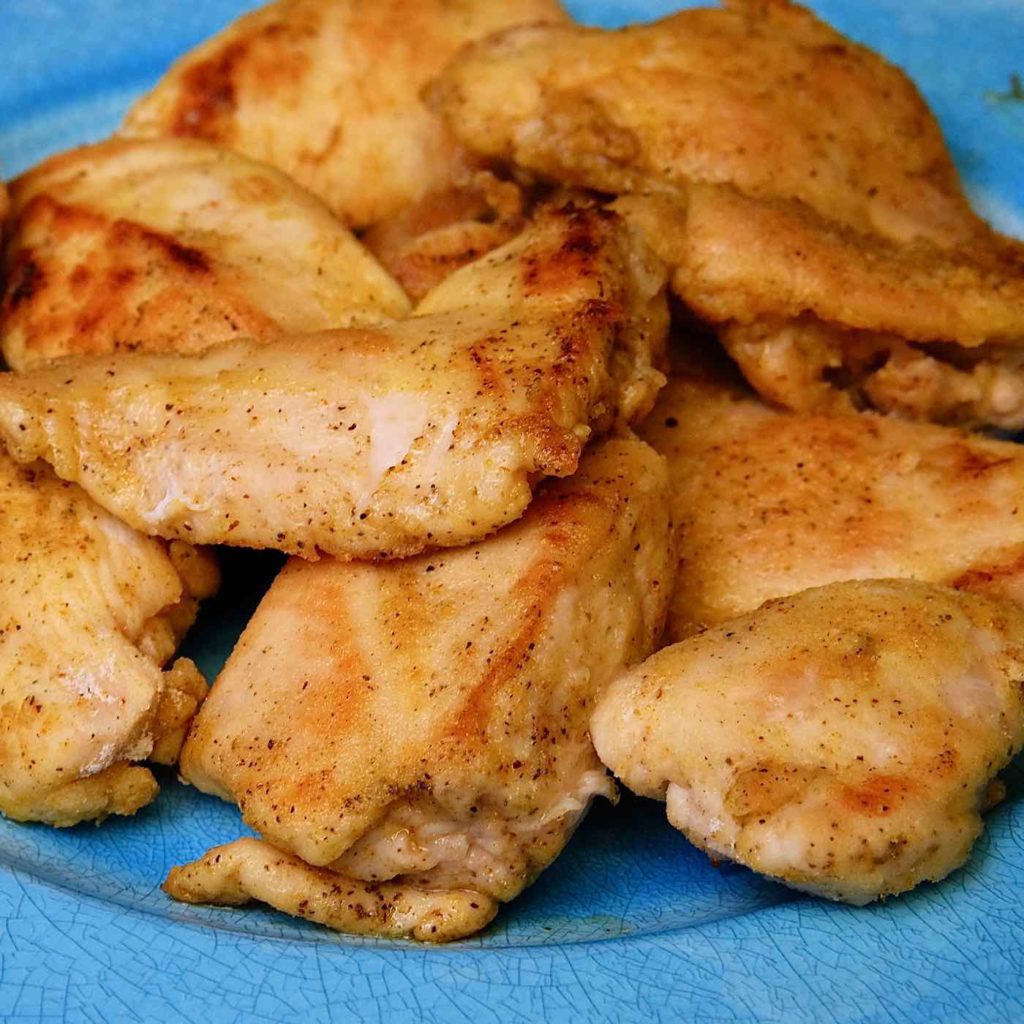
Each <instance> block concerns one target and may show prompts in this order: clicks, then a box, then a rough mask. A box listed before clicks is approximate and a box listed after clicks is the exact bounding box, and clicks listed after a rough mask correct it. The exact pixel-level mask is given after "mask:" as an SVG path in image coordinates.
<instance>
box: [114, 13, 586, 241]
mask: <svg viewBox="0 0 1024 1024" xmlns="http://www.w3.org/2000/svg"><path fill="white" fill-rule="evenodd" d="M566 20H567V17H566V15H565V13H564V12H563V10H562V8H561V5H560V4H559V3H558V0H278V2H277V3H272V4H269V5H268V6H266V7H263V8H261V9H260V10H258V11H254V12H252V13H251V14H247V15H245V16H243V17H242V18H240V19H239V20H238V21H236V22H235V23H234V24H232V25H230V26H228V28H226V29H225V30H224V31H223V32H221V33H220V34H219V35H216V36H214V37H213V38H212V39H209V40H207V41H206V42H204V43H202V44H201V45H200V46H198V47H197V48H196V49H195V50H193V51H192V52H191V53H188V54H186V55H185V56H184V57H182V58H181V60H179V61H178V62H177V63H176V64H175V65H174V66H173V67H172V68H171V70H170V71H169V72H168V73H167V75H166V76H165V77H164V78H163V80H162V81H161V82H160V83H159V84H158V85H157V87H156V88H155V89H154V90H153V92H151V93H150V94H149V95H148V96H145V97H144V98H143V99H142V100H140V101H139V102H138V103H137V104H136V105H135V107H134V108H133V109H132V111H131V112H130V113H129V115H128V117H127V119H126V120H125V124H124V128H123V133H124V134H126V135H130V136H135V137H140V136H141V137H153V136H178V137H182V136H187V137H193V138H201V139H207V140H209V141H211V142H216V143H218V144H220V145H222V146H226V147H228V148H230V149H234V150H237V151H238V152H240V153H245V154H247V155H248V156H251V157H254V158H255V159H257V160H263V161H266V162H267V163H270V164H273V165H274V166H276V167H279V168H281V170H283V171H285V172H286V173H287V174H289V175H291V177H293V178H294V179H295V180H296V181H297V182H299V184H301V185H304V186H305V187H306V188H308V189H309V190H310V191H311V192H314V193H316V194H317V195H319V196H321V197H322V198H323V199H324V200H325V201H326V202H327V204H328V205H329V206H330V207H331V208H332V209H333V210H334V211H335V212H336V213H337V214H338V215H339V216H340V217H341V218H342V219H343V220H344V221H345V222H346V223H348V224H349V225H350V226H352V227H356V228H364V227H367V226H369V225H370V224H372V223H374V222H375V221H378V220H380V219H382V218H384V217H388V216H390V215H391V214H394V213H396V212H398V211H399V210H400V209H401V208H402V207H404V206H405V205H407V204H409V203H412V202H415V201H417V200H419V199H421V198H423V197H424V196H425V195H427V194H428V193H431V192H434V191H437V190H441V189H446V188H449V187H450V186H451V184H452V180H453V177H454V176H455V175H456V174H457V173H458V172H459V171H461V170H463V169H465V168H466V167H467V165H468V162H467V159H466V157H465V154H464V153H463V152H462V151H461V149H460V148H459V146H458V145H457V144H456V143H455V140H454V139H453V138H452V136H451V135H450V133H449V132H448V131H447V130H446V129H445V127H444V125H443V124H442V123H441V121H440V120H439V119H438V118H437V117H435V116H434V115H433V114H431V113H430V111H429V110H428V109H427V108H426V106H424V104H423V103H422V101H421V100H420V95H419V94H420V90H421V89H422V88H423V86H424V85H425V84H426V83H427V82H428V81H429V80H430V79H431V78H432V77H433V76H434V75H436V74H437V73H438V72H439V71H440V70H441V68H442V67H444V64H445V62H446V61H447V60H448V58H449V57H451V56H452V54H454V53H455V52H456V50H458V49H459V47H460V46H461V45H462V44H463V43H466V42H468V41H469V40H471V39H476V38H478V37H479V36H483V35H487V34H488V33H489V32H494V31H496V30H498V29H501V28H507V27H508V26H510V25H516V24H522V23H526V22H539V21H552V22H562V21H566Z"/></svg>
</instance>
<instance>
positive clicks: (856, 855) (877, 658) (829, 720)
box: [591, 580, 1024, 904]
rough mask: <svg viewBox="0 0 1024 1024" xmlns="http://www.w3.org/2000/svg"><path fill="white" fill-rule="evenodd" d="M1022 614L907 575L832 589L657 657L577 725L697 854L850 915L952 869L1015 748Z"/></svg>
mask: <svg viewBox="0 0 1024 1024" xmlns="http://www.w3.org/2000/svg"><path fill="white" fill-rule="evenodd" d="M1022 677H1024V611H1022V610H1021V609H1020V608H1018V607H1017V606H1015V605H1013V604H1010V603H1008V602H1001V601H993V600H990V599H987V598H982V597H979V596H977V595H973V594H963V593H957V592H956V591H954V590H950V589H949V588H946V587H936V586H932V585H929V584H922V583H918V582H914V581H909V580H902V581H901V580H869V581H857V582H846V583H836V584H832V585H830V586H827V587H821V588H818V589H814V590H806V591H803V592H802V593H800V594H798V595H796V596H794V597H788V598H780V599H779V600H777V601H770V602H768V603H767V604H765V605H764V606H762V607H761V608H760V609H759V610H758V611H756V612H753V613H752V614H750V615H745V616H743V617H742V618H739V619H734V620H733V621H731V622H729V623H727V624H725V625H722V626H719V627H717V628H715V629H713V630H710V631H708V632H706V633H703V634H701V635H700V636H695V637H691V638H690V639H688V640H685V641H683V642H682V643H680V644H676V645H675V646H674V647H669V648H666V649H665V650H662V651H660V652H659V653H658V654H656V655H654V657H652V658H650V659H648V660H647V661H646V662H644V663H643V664H642V665H641V666H639V667H638V668H637V669H635V670H634V671H632V672H629V673H627V674H625V675H624V676H623V677H621V678H620V679H618V680H617V681H616V682H615V683H614V684H613V685H612V686H611V687H610V688H609V689H608V690H607V691H606V693H605V695H604V696H603V698H601V700H600V702H599V704H598V707H597V711H596V713H595V714H594V717H593V720H592V723H591V727H592V729H593V735H594V742H595V744H596V745H597V749H598V752H599V754H600V755H601V759H602V760H603V761H604V763H605V764H607V765H608V766H609V767H610V768H611V769H612V771H614V772H615V774H616V775H618V776H619V778H621V779H622V781H623V782H624V783H625V784H626V785H627V786H629V787H630V789H633V790H635V791H636V792H637V793H640V794H642V795H645V796H651V797H655V798H657V799H661V800H666V801H667V804H668V808H667V809H668V817H669V821H671V822H672V824H673V825H675V826H676V828H678V829H680V830H681V831H682V832H683V833H684V834H685V835H686V836H687V838H688V839H690V840H691V841H692V842H693V843H695V844H696V845H697V846H699V847H701V848H702V849H704V850H706V851H707V852H708V853H709V854H710V855H711V856H712V857H715V858H727V859H729V860H734V861H737V862H739V863H741V864H745V865H747V866H748V867H750V868H753V869H754V870H755V871H758V872H761V873H762V874H765V875H769V876H771V877H773V878H776V879H778V880H779V881H782V882H785V883H786V884H787V885H791V886H793V887H795V888H798V889H804V890H806V891H808V892H812V893H816V894H818V895H821V896H827V897H829V898H831V899H836V900H844V901H846V902H849V903H854V904H864V903H868V902H870V901H871V900H873V899H877V898H878V897H882V896H888V895H892V894H894V893H899V892H904V891H905V890H907V889H910V888H912V887H913V886H915V885H917V884H918V883H919V882H922V881H926V880H931V881H938V880H939V879H941V878H944V877H945V876H946V875H947V874H949V873H950V872H951V871H953V870H955V869H956V868H958V867H959V866H960V865H961V864H963V862H964V861H965V860H966V859H967V855H968V853H969V852H970V848H971V845H972V843H973V842H974V840H975V839H976V838H977V837H978V835H979V834H980V833H981V829H982V823H981V812H982V811H984V810H985V809H986V808H987V807H988V806H990V805H991V804H992V803H993V802H995V801H997V800H998V799H999V798H1000V797H1001V795H1002V787H1001V784H1000V783H998V782H997V781H995V777H996V775H997V773H998V772H999V771H1000V770H1002V768H1004V767H1005V766H1006V764H1007V763H1008V762H1009V760H1010V759H1011V758H1012V757H1013V756H1014V754H1016V753H1017V752H1018V751H1019V750H1020V749H1021V747H1022V745H1024V701H1022V693H1021V682H1020V681H1021V678H1022Z"/></svg>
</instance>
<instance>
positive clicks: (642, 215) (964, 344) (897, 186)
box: [432, 0, 1024, 427]
mask: <svg viewBox="0 0 1024 1024" xmlns="http://www.w3.org/2000/svg"><path fill="white" fill-rule="evenodd" d="M432 103H433V105H434V106H435V108H436V109H438V110H439V111H440V112H441V113H442V114H443V115H444V116H445V117H446V119H447V121H448V123H449V125H450V127H451V128H452V130H453V131H454V132H455V133H456V135H457V136H458V138H459V139H460V141H461V142H463V143H464V144H465V145H466V147H467V148H468V149H470V150H471V151H472V152H474V153H475V154H477V155H478V156H480V157H481V158H484V159H488V160H491V161H499V162H504V163H508V164H511V165H514V166H516V167H518V168H520V169H523V170H525V171H527V172H530V173H532V174H533V175H535V176H537V177H539V178H542V179H544V180H547V181H554V182H559V183H563V184H569V185H573V186H577V187H579V186H584V187H588V188H592V189H596V190H599V191H601V192H604V193H611V194H613V195H619V196H620V197H621V199H620V201H619V208H620V209H621V210H622V212H624V213H628V215H629V216H630V217H631V218H632V219H633V220H634V221H635V222H636V223H637V224H638V225H641V226H642V227H643V228H644V230H645V232H646V233H647V236H648V240H649V241H650V243H651V244H652V245H653V246H654V247H655V248H656V249H657V250H658V252H659V253H660V254H661V255H662V257H663V258H664V259H665V260H666V261H667V262H669V263H670V264H671V265H672V266H673V267H674V273H673V287H674V290H675V291H676V292H677V293H678V294H679V296H680V297H681V298H682V299H683V300H684V301H685V302H686V303H687V304H688V305H689V306H690V307H691V308H692V309H693V310H694V311H695V312H697V313H698V314H699V315H700V316H702V317H704V318H705V319H707V320H709V321H710V322H712V323H714V324H715V325H716V326H717V328H718V329H719V331H720V332H721V334H722V337H723V340H724V341H725V343H726V345H727V347H728V348H729V350H730V351H731V352H732V354H733V355H734V356H735V357H736V358H737V359H738V360H739V361H740V363H741V365H742V366H743V368H744V370H745V372H747V374H748V376H749V377H750V379H751V380H752V382H753V383H754V384H755V386H757V387H758V388H759V389H760V388H764V390H765V391H766V392H768V393H769V394H770V397H771V398H772V399H773V400H775V401H779V402H781V403H783V404H785V405H787V406H790V407H796V408H809V407H815V408H832V407H835V406H837V405H839V406H842V405H843V404H845V405H846V406H847V407H848V406H849V405H851V404H853V405H858V406H859V405H863V404H869V405H874V406H876V407H878V408H880V409H883V410H892V411H898V412H901V413H903V414H905V415H910V416H920V417H927V418H933V419H941V420H949V421H962V422H970V423H987V424H994V425H998V426H1004V427H1019V426H1021V425H1024V375H1022V374H1021V373H1020V371H1019V369H1018V366H1017V363H1018V362H1019V359H1018V358H1017V355H1018V353H1020V352H1021V350H1022V345H1024V247H1022V246H1021V244H1020V243H1019V242H1016V241H1013V240H1010V239H1006V238H1003V237H1001V236H999V235H997V234H996V233H995V232H993V231H992V230H991V229H990V228H989V227H988V226H987V225H986V224H985V223H984V222H983V221H982V220H981V219H980V218H978V217H977V216H976V215H975V214H974V213H973V211H972V210H971V208H970V206H969V204H968V202H967V200H966V198H965V197H964V194H963V191H962V188H961V186H960V182H959V180H958V177H957V174H956V171H955V169H954V166H953V163H952V160H951V159H950V156H949V153H948V151H947V149H946V146H945V143H944V141H943V139H942V135H941V132H940V130H939V127H938V125H937V123H936V121H935V119H934V117H933V116H932V114H931V112H930V111H929V110H928V108H927V106H926V104H925V103H924V101H923V99H922V98H921V96H920V95H919V94H918V92H917V90H916V89H915V87H914V86H913V84H912V83H911V82H910V81H909V79H908V78H907V77H906V76H905V75H904V74H903V73H902V72H901V71H900V70H899V69H897V68H895V67H894V66H892V65H890V64H888V63H887V62H886V61H884V60H883V59H882V58H881V57H879V56H878V55H876V54H874V53H872V52H871V51H869V50H867V49H865V48H864V47H861V46H858V45H856V44H855V43H852V42H851V41H850V40H848V39H845V38H844V37H843V36H841V35H840V34H839V33H837V32H835V31H834V30H833V29H832V28H830V27H829V26H828V25H826V24H824V23H823V22H821V21H820V20H818V19H817V18H815V17H814V16H813V15H812V14H811V13H810V12H808V11H806V10H805V9H803V8H802V7H799V6H797V5H795V4H790V3H787V2H785V0H733V2H730V3H726V4H725V5H724V6H723V7H717V8H703V9H696V10H686V11H681V12H679V13H677V14H675V15H672V16H671V17H668V18H665V19H663V20H662V21H659V22H655V23H653V24H650V25H639V26H632V27H629V28H626V29H623V30H620V31H617V32H605V31H602V30H600V29H591V28H583V27H579V26H558V25H552V26H536V27H520V28H514V29H510V30H508V31H505V32H502V33H499V34H496V35H494V36H492V37H489V38H487V39H485V40H482V41H479V42H477V43H475V44H472V45H470V46H469V47H467V48H466V49H464V50H463V51H462V52H461V53H460V54H458V55H457V56H456V57H455V58H454V60H453V61H452V62H451V64H450V65H449V66H448V68H447V69H446V70H445V72H444V73H443V74H442V75H441V76H440V78H439V80H438V81H437V82H436V83H435V84H434V86H433V87H432ZM808 325H809V329H810V330H811V332H812V333H814V334H815V335H816V336H817V337H818V338H819V342H820V343H821V339H825V338H827V343H825V344H826V348H827V350H828V357H827V358H823V357H820V354H819V358H818V362H817V363H815V362H813V361H812V360H811V359H809V358H808V357H807V352H806V349H807V348H808V343H806V342H805V344H804V345H802V346H801V345H794V344H792V335H793V332H794V331H797V332H803V331H804V329H805V328H807V327H808ZM861 332H870V333H871V334H872V340H873V351H872V352H871V354H870V357H869V358H864V355H863V352H864V338H863V336H862V333H861ZM944 343H946V344H944ZM908 348H910V349H911V350H912V351H913V353H914V355H915V357H916V359H917V365H916V366H914V367H909V366H908V365H907V356H906V350H907V349H908ZM780 353H782V354H784V355H785V357H786V358H785V365H784V366H781V365H780V362H781V359H780ZM965 363H966V364H967V365H966V366H965V365H964V364H965ZM990 365H991V366H992V369H989V366H990ZM976 367H980V368H977V369H976ZM993 377H994V378H998V379H997V380H993V379H992V378H993ZM837 392H842V394H841V395H840V394H838V393H837Z"/></svg>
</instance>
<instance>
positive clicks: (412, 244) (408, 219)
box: [363, 171, 525, 301]
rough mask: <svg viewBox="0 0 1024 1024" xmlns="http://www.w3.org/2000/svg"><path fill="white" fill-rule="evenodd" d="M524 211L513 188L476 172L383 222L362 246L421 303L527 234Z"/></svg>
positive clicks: (483, 173)
mask: <svg viewBox="0 0 1024 1024" xmlns="http://www.w3.org/2000/svg"><path fill="white" fill-rule="evenodd" d="M523 205H524V202H523V194H522V190H521V189H520V188H519V186H518V185H516V184H515V183H514V182H512V181H502V180H501V179H499V178H497V177H495V176H494V175H493V174H491V173H490V172H489V171H477V172H476V173H475V174H473V175H471V176H469V177H468V178H466V179H461V178H460V179H459V180H457V181H456V183H455V184H454V185H452V186H451V187H450V188H446V189H443V190H441V191H438V192H432V193H430V194H429V195H427V196H424V197H423V199H421V200H419V201H418V202H416V203H412V204H410V205H409V206H404V207H402V209H401V210H399V211H398V213H396V214H394V216H391V217H387V218H385V219H384V220H381V221H379V222H378V223H376V224H375V225H374V226H373V227H372V228H370V230H369V231H367V232H366V234H365V235H364V236H363V241H364V242H365V243H366V247H367V248H368V249H369V250H370V251H371V252H372V253H373V254H374V256H376V257H377V258H378V259H379V260H380V261H381V263H382V264H383V265H384V266H385V267H386V268H387V269H388V271H390V273H392V274H394V276H395V279H396V280H397V281H398V282H399V284H401V286H402V287H403V288H404V289H405V291H406V293H407V294H408V295H409V296H410V297H411V298H412V299H414V300H417V301H418V300H419V299H422V298H423V297H424V296H425V295H426V294H427V293H428V292H429V291H430V290H431V289H432V288H435V287H437V285H439V284H440V283H441V282H442V281H443V280H444V279H445V278H446V277H447V276H448V275H449V274H451V273H452V272H453V271H455V270H458V269H459V267H463V266H465V265H466V264H467V263H471V262H472V261H473V260H476V259H479V258H480V257H481V256H483V255H485V254H486V253H489V252H490V251H491V250H492V249H496V248H497V247H498V246H499V245H504V244H505V243H506V242H507V241H509V239H511V238H514V237H515V236H516V235H517V234H518V233H519V232H520V231H522V229H523V224H524V221H525V217H524V211H523Z"/></svg>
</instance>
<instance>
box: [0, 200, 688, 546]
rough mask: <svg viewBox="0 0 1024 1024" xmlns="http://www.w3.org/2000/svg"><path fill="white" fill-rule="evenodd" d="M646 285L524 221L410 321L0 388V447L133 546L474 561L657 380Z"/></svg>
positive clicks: (140, 357) (576, 215) (622, 231)
mask: <svg viewBox="0 0 1024 1024" xmlns="http://www.w3.org/2000/svg"><path fill="white" fill-rule="evenodd" d="M663 285H664V275H663V272H662V268H661V266H660V264H657V262H656V261H654V260H653V259H652V258H651V257H650V256H649V254H647V252H646V250H644V249H643V248H642V247H641V246H639V245H637V244H635V243H634V240H633V238H632V236H631V235H630V233H629V231H628V230H627V228H626V226H625V225H624V223H623V222H622V221H621V220H620V219H619V218H618V217H616V216H615V215H614V214H611V213H608V212H607V211H602V210H599V209H592V208H583V207H579V206H574V205H571V204H570V205H568V206H565V207H559V208H556V209H547V210H545V211H543V212H541V213H540V214H539V216H538V218H537V219H536V220H535V221H534V222H532V224H531V225H530V227H529V228H528V229H527V230H525V231H524V232H523V233H522V234H521V235H519V236H518V237H517V238H516V239H515V240H513V241H512V242H510V243H509V244H508V245H506V246H504V247H502V248H501V249H497V250H495V251H494V252H493V253H491V254H490V255H489V256H487V257H485V258H484V259H482V260H479V261H477V262H475V263H473V264H471V265H469V266H467V267H464V268H463V269H462V270H460V271H458V272H456V273H455V274H453V275H452V276H451V277H449V278H447V279H446V281H445V282H444V283H443V284H442V285H441V286H439V287H438V288H437V289H435V290H434V291H433V292H431V293H430V294H429V295H428V296H427V297H426V298H425V299H424V300H423V302H422V303H421V304H420V306H419V307H418V308H417V310H416V313H415V315H414V316H412V317H411V318H409V319H406V320H402V321H397V322H395V323H393V324H389V325H387V326H382V327H376V328H360V329H355V328H353V329H349V330H342V331H333V332H325V333H322V334H314V335H306V336H300V337H294V338H288V339H284V340H281V341H278V342H275V343H274V344H273V345H263V344H260V343H257V342H254V341H238V342H227V343H224V344H222V345H218V346H214V347H212V348H210V349H208V350H207V351H206V352H204V353H201V354H199V355H196V356H182V355H159V354H147V353H127V354H119V355H117V356H115V357H106V358H98V357H94V358H80V359H77V360H72V359H67V360H63V361H61V362H60V363H59V364H57V365H55V366H53V367H46V368H40V369H37V370H34V371H31V372H29V373H25V374H7V375H5V376H3V377H0V439H2V440H3V441H4V442H5V443H6V444H7V445H8V447H9V449H10V451H11V453H12V454H13V455H14V456H15V458H17V459H18V460H19V461H23V462H28V461H32V460H34V459H37V458H43V459H45V460H46V461H48V462H50V463H51V464H52V465H53V466H54V467H55V468H56V470H57V473H58V475H59V476H61V477H62V478H64V479H67V480H72V481H75V482H77V483H79V484H81V486H82V487H83V488H84V489H85V490H86V491H87V492H88V493H89V494H90V495H91V496H92V497H93V498H94V499H95V500H96V501H97V502H98V503H99V504H101V505H102V506H103V507H104V508H107V509H108V510H109V511H111V512H112V513H113V514H115V515H117V516H118V517H119V518H121V519H123V520H124V521H125V522H127V523H129V524H130V525H132V526H134V527H135V528H137V529H139V530H142V531H143V532H146V533H150V534H154V535H157V536H161V537H164V538H167V539H179V540H186V541H190V542H194V543H203V544H206V543H226V544H235V545H242V546H250V547H269V548H277V549H279V550H282V551H286V552H290V553H293V554H294V553H298V554H302V555H304V556H306V557H310V558H315V557H317V555H318V553H324V554H329V555H334V556H337V557H343V558H351V557H377V558H379V557H392V556H403V555H409V554H412V553H415V552H418V551H422V550H424V549H425V548H427V547H433V546H450V545H454V544H460V543H465V542H469V541H473V540H478V539H480V538H481V537H483V536H486V535H487V534H489V533H491V532H493V531H494V530H495V529H497V528H498V527H500V526H502V525H503V524H505V523H507V522H510V521H512V520H513V519H515V518H517V517H518V516H519V515H521V514H522V512H523V510H524V509H525V508H526V506H527V504H528V503H529V501H530V496H531V493H532V487H533V486H534V485H535V483H536V482H537V480H538V479H539V478H540V477H543V476H567V475H569V474H570V473H572V472H574V470H575V469H576V466H577V464H578V461H579V457H580V453H581V451H582V449H583V446H584V443H585V442H586V440H587V439H588V437H591V436H593V435H595V434H597V433H600V432H602V431H605V430H607V429H608V428H610V427H611V426H613V425H614V424H615V423H616V422H630V421H632V420H635V419H637V418H639V417H642V416H643V415H645V414H646V413H647V412H648V411H649V409H650V407H651V405H652V404H653V402H654V398H655V394H656V391H657V389H658V388H659V387H660V386H661V385H662V384H663V383H664V377H663V376H662V374H661V373H660V372H659V371H658V370H657V369H656V368H655V366H654V363H655V362H657V361H658V360H659V359H660V358H661V353H662V351H663V347H664V336H665V332H666V329H667V317H668V313H667V307H666V304H665V297H664V293H663V292H664V289H663Z"/></svg>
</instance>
